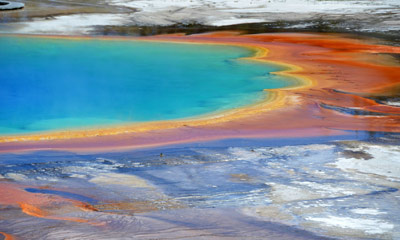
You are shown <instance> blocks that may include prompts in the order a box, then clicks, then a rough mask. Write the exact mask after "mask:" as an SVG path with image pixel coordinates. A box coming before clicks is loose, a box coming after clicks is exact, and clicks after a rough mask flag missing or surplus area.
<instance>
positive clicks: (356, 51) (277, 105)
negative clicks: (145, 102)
mask: <svg viewBox="0 0 400 240" xmlns="http://www.w3.org/2000/svg"><path fill="white" fill-rule="evenodd" d="M70 38H71V39H74V37H70ZM102 39H106V40H113V39H118V40H126V41H130V40H136V41H137V40H139V41H172V42H184V43H193V44H226V45H235V46H243V47H248V48H252V49H254V50H255V55H254V56H252V57H249V58H247V59H249V60H254V61H264V62H270V63H275V64H281V65H282V66H286V68H287V69H286V70H285V71H282V72H277V73H275V74H280V75H284V76H288V77H290V78H293V79H294V81H295V82H296V86H294V87H290V88H284V89H275V90H268V91H267V92H268V93H269V94H268V95H267V96H268V97H266V98H265V99H264V101H263V102H261V103H258V104H255V105H252V106H247V107H245V108H242V109H234V110H231V111H227V112H223V113H219V114H214V115H211V116H203V117H201V118H198V119H188V120H179V121H161V122H151V123H144V124H133V125H129V126H119V127H115V128H109V129H92V130H84V131H67V132H54V133H46V134H38V135H29V136H14V137H2V138H0V151H2V152H7V151H22V150H38V149H63V150H75V151H110V150H121V149H132V148H143V147H153V146H159V145H165V144H175V143H185V142H194V141H207V140H218V139H224V138H237V137H241V138H270V137H304V136H326V135H337V134H345V132H344V131H343V130H362V131H384V132H400V108H399V107H396V106H389V105H384V104H382V103H380V102H378V101H375V100H373V99H371V98H369V97H371V96H374V97H379V96H386V97H387V96H395V95H396V94H397V95H398V94H399V92H400V66H399V65H398V64H396V63H395V62H394V61H391V62H390V64H389V62H388V61H389V60H388V59H389V58H388V56H381V55H379V54H380V53H393V54H398V53H400V47H394V46H385V45H377V44H374V43H370V42H365V41H361V40H354V39H350V38H348V37H345V36H342V35H334V34H257V35H240V34H239V33H238V32H215V33H208V34H199V35H192V36H183V35H162V36H154V37H146V38H134V39H130V38H110V37H107V38H102ZM155 136H156V137H155Z"/></svg>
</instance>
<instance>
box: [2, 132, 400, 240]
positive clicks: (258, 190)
mask: <svg viewBox="0 0 400 240" xmlns="http://www.w3.org/2000/svg"><path fill="white" fill-rule="evenodd" d="M355 136H356V137H353V138H347V139H337V140H336V141H335V140H332V139H329V138H318V139H315V138H314V139H298V140H292V141H289V140H284V139H282V140H274V141H272V140H254V141H252V140H248V139H247V140H245V139H236V140H225V141H218V142H208V143H202V144H199V143H198V144H187V145H180V146H170V147H166V148H160V149H151V150H141V151H133V152H123V153H121V152H119V153H104V154H75V153H66V152H48V151H47V152H46V151H40V152H35V153H25V154H2V155H0V164H1V168H0V173H1V176H2V182H3V183H13V184H21V185H25V186H27V187H26V188H25V191H27V192H30V193H36V194H42V196H43V195H46V196H48V197H50V198H51V197H54V196H61V197H63V198H67V199H72V200H77V201H80V202H83V203H85V204H88V205H91V206H92V207H93V208H95V209H96V211H67V212H63V213H59V214H60V216H64V217H65V216H68V217H75V218H80V219H87V220H94V221H96V222H101V223H102V224H100V225H101V226H100V227H99V226H97V225H96V224H86V223H76V222H69V221H61V220H51V219H43V218H35V217H32V216H28V215H25V214H23V213H21V211H20V210H19V209H18V208H16V207H11V206H9V207H7V206H3V207H2V208H3V209H2V211H0V228H1V229H2V230H3V231H5V232H7V233H11V234H13V235H15V236H16V237H20V238H21V239H32V238H31V237H32V236H34V237H35V239H65V237H68V239H93V237H95V238H96V239H110V238H112V239H178V238H183V239H243V238H246V239H330V238H338V239H398V238H400V219H399V218H398V216H399V214H400V194H399V191H398V190H399V187H400V178H399V176H400V146H399V145H398V143H399V141H398V139H399V136H398V134H384V133H358V134H356V135H355ZM44 186H45V188H43V187H44ZM11 216H12V217H11Z"/></svg>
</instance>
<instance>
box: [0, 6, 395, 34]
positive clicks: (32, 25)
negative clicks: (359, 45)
mask: <svg viewBox="0 0 400 240" xmlns="http://www.w3.org/2000/svg"><path fill="white" fill-rule="evenodd" d="M106 2H108V4H110V5H113V6H121V7H130V8H136V9H137V12H134V13H119V14H75V15H68V16H55V17H51V18H39V19H36V20H34V21H33V22H24V20H23V19H22V21H23V22H22V23H21V22H20V23H3V24H0V32H11V33H30V34H31V33H32V34H90V33H91V32H92V31H93V30H94V29H95V26H107V25H113V26H121V25H135V26H144V25H145V26H149V25H150V26H151V25H158V26H167V25H174V24H190V23H197V24H203V25H213V26H225V25H234V24H243V23H273V22H275V23H276V22H282V21H286V22H287V21H289V22H292V23H291V25H290V24H289V25H287V26H286V27H287V28H304V27H310V26H314V25H316V24H320V23H321V21H322V22H323V21H325V20H334V21H342V20H349V23H348V24H347V25H346V24H345V25H344V26H340V27H341V28H344V29H347V28H348V29H355V30H357V31H384V32H385V31H393V30H394V31H399V30H400V1H397V0H340V1H339V0H336V1H335V0H268V1H265V0H232V1H227V0H106ZM305 21H306V22H305ZM296 22H299V24H296ZM324 24H328V25H329V23H324ZM1 25H3V26H1Z"/></svg>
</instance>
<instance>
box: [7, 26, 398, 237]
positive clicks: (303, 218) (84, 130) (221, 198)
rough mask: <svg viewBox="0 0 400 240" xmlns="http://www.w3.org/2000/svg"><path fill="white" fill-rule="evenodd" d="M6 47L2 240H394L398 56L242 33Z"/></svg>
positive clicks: (340, 42) (333, 42)
mask: <svg viewBox="0 0 400 240" xmlns="http://www.w3.org/2000/svg"><path fill="white" fill-rule="evenodd" d="M0 43H1V46H2V50H1V52H0V71H1V72H2V73H3V74H2V75H1V77H0V79H1V83H2V88H1V96H0V98H1V102H0V104H1V105H0V106H1V107H0V112H1V118H0V134H1V137H0V151H1V161H0V164H1V166H2V167H1V169H0V171H1V172H0V174H1V177H2V178H1V181H0V185H1V188H0V191H1V194H0V204H1V212H0V231H1V232H2V233H1V234H2V235H3V238H4V239H398V238H400V221H399V218H398V216H399V214H400V195H399V193H398V188H399V187H400V185H399V184H400V178H399V176H400V170H399V163H398V161H399V159H400V147H399V145H398V141H399V135H398V133H399V132H400V122H399V121H400V110H399V107H398V91H399V86H400V85H399V84H400V67H399V64H398V62H397V61H396V58H395V57H394V56H396V54H399V53H400V48H399V47H396V46H390V45H388V44H385V43H384V42H383V43H382V42H378V41H377V40H374V39H354V38H351V36H346V35H339V34H299V33H298V34H294V33H282V34H281V33H279V34H278V33H276V34H242V33H240V32H212V33H203V34H194V35H188V36H186V35H183V34H171V35H156V36H151V37H136V38H134V37H83V36H80V37H75V36H50V35H48V36H45V35H37V36H29V35H2V36H0ZM3 46H6V47H4V49H3Z"/></svg>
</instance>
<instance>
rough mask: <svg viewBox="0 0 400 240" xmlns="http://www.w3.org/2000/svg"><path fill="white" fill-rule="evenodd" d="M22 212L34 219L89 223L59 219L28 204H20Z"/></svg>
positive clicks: (81, 220) (64, 218)
mask: <svg viewBox="0 0 400 240" xmlns="http://www.w3.org/2000/svg"><path fill="white" fill-rule="evenodd" d="M19 206H20V208H21V210H22V212H23V213H25V214H28V215H30V216H33V217H38V218H47V219H54V220H64V221H72V222H78V223H87V222H89V221H88V220H86V219H81V218H71V217H58V216H52V215H51V214H50V213H48V212H46V211H44V210H42V209H40V208H39V207H36V206H33V205H30V204H27V203H20V204H19Z"/></svg>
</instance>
